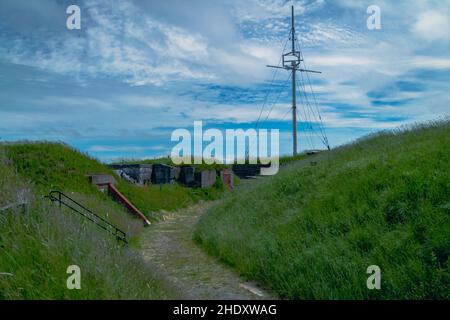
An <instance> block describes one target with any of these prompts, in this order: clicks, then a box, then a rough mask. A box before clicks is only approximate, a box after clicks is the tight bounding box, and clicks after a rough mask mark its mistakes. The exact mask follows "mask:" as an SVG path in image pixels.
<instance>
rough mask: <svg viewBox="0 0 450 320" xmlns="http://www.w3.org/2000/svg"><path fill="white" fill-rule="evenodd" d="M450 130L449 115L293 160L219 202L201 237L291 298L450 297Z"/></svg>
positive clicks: (247, 272) (214, 250) (205, 221)
mask: <svg viewBox="0 0 450 320" xmlns="http://www.w3.org/2000/svg"><path fill="white" fill-rule="evenodd" d="M449 138H450V123H449V121H448V119H446V120H442V121H437V122H435V123H428V124H426V125H416V126H414V127H412V128H408V129H405V128H402V129H398V130H394V131H391V132H387V131H385V132H381V133H379V134H375V135H372V136H369V137H366V138H365V139H361V140H359V141H357V142H355V143H353V144H350V145H347V146H343V147H341V148H338V149H336V150H333V151H331V152H326V153H323V154H319V155H317V156H314V157H311V158H308V160H305V161H299V162H296V163H292V164H290V165H287V166H286V167H285V168H284V169H283V170H282V171H281V172H280V173H279V174H278V175H277V176H275V177H271V178H267V179H265V180H263V181H260V182H258V183H256V184H254V185H253V186H250V187H247V188H242V189H240V191H239V192H238V193H233V194H232V195H230V196H229V197H227V198H226V199H225V200H224V201H223V203H221V204H219V205H218V206H216V207H214V208H213V209H211V210H210V211H209V212H208V213H207V214H206V215H205V216H203V217H202V219H201V220H200V222H199V224H198V226H197V229H196V232H195V235H194V239H195V241H196V242H197V243H199V244H200V245H201V246H203V247H204V248H205V249H206V250H207V251H208V252H209V253H211V254H213V255H215V256H217V257H219V258H220V259H221V260H223V261H224V262H226V263H228V264H229V265H231V266H232V267H234V268H235V269H236V270H237V271H238V272H239V273H241V274H243V275H245V276H246V277H248V278H250V279H255V280H257V281H258V282H260V283H261V284H263V285H264V286H266V287H269V288H271V289H273V290H274V291H276V292H277V293H278V294H279V295H280V296H281V297H282V298H289V299H450V263H449V254H450V172H449V171H450V170H449V167H450V166H449V163H450V148H449ZM309 159H311V161H312V160H314V161H316V162H317V165H316V166H311V165H310V161H309ZM370 265H378V266H379V267H380V268H381V272H382V273H381V286H382V288H381V290H368V289H367V287H366V281H367V277H368V276H369V275H368V274H366V269H367V267H368V266H370Z"/></svg>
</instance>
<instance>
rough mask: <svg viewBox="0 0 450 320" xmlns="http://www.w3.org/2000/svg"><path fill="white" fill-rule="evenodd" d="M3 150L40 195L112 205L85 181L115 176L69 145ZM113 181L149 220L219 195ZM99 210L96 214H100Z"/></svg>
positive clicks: (46, 144) (39, 144) (25, 145)
mask: <svg viewBox="0 0 450 320" xmlns="http://www.w3.org/2000/svg"><path fill="white" fill-rule="evenodd" d="M4 148H5V149H6V152H7V155H8V157H9V158H10V159H11V160H12V162H13V165H14V167H15V168H16V170H17V172H18V173H19V174H20V175H22V176H23V177H25V178H27V179H29V180H31V181H32V182H33V183H34V184H35V185H36V187H37V188H38V190H39V191H40V192H41V193H42V194H47V193H48V192H49V191H50V190H53V189H56V190H62V191H65V192H68V193H71V194H75V195H74V197H75V198H77V199H79V200H80V201H87V202H89V204H91V205H94V206H96V203H97V202H103V203H104V202H105V201H106V202H107V203H108V204H110V203H111V202H112V200H111V199H110V198H109V197H108V196H107V195H104V194H102V193H101V192H99V191H98V190H97V189H96V187H95V186H92V185H91V184H90V183H89V182H88V179H87V177H86V174H89V173H107V174H112V175H114V173H113V172H112V170H110V169H109V168H108V167H106V166H105V165H104V164H102V163H100V162H98V161H97V160H96V159H93V158H91V157H89V156H88V155H87V154H84V153H81V152H79V151H77V150H75V149H73V148H71V147H70V146H68V145H65V144H62V143H52V142H33V143H26V142H24V143H13V144H7V145H5V146H4ZM116 178H117V179H116V180H117V181H118V189H119V190H120V191H121V192H122V193H123V194H124V195H125V196H127V197H128V198H129V199H130V200H131V202H133V204H135V205H136V206H137V207H138V208H139V209H140V210H141V211H142V212H143V213H144V214H145V215H146V216H147V217H148V218H149V219H150V220H151V221H152V220H153V221H154V220H156V219H157V212H158V211H160V210H169V211H171V210H176V209H180V208H183V207H185V206H188V205H191V204H194V203H196V202H197V201H199V200H209V199H214V198H216V197H217V196H219V195H220V191H219V190H215V189H208V190H193V189H188V188H185V187H182V186H179V185H176V184H174V185H164V186H162V187H160V186H154V185H150V186H145V187H139V186H136V185H134V184H131V183H128V182H125V181H122V180H121V179H119V178H118V177H117V176H116ZM80 195H81V196H80ZM78 197H80V198H78ZM89 198H91V200H89ZM92 198H94V200H92ZM94 209H95V208H94ZM99 209H100V210H98V211H102V210H101V208H99ZM94 211H95V210H94ZM99 213H100V214H101V212H99ZM114 218H117V220H119V221H116V222H117V223H119V224H120V220H121V219H120V218H118V217H117V216H116V217H113V219H114Z"/></svg>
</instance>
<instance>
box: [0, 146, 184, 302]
mask: <svg viewBox="0 0 450 320" xmlns="http://www.w3.org/2000/svg"><path fill="white" fill-rule="evenodd" d="M35 147H37V145H34V146H31V147H30V148H35ZM42 147H43V149H44V150H43V154H42V155H41V156H42V157H44V154H45V149H46V148H52V149H59V148H64V147H58V146H55V147H52V146H51V145H46V146H44V145H42ZM62 150H65V149H62ZM17 151H18V150H17V149H16V152H17ZM19 154H20V153H19ZM17 155H18V154H16V156H17ZM67 156H68V154H67V153H66V152H64V153H61V154H59V155H58V158H56V159H57V160H58V161H55V162H54V163H50V162H48V159H42V160H43V162H39V161H37V160H38V159H39V157H36V158H34V157H33V156H31V157H30V159H29V160H30V162H28V161H24V162H20V165H19V166H18V167H19V168H18V169H19V171H21V172H22V174H24V175H27V173H29V174H30V178H31V180H33V179H35V180H36V181H35V183H36V184H33V183H30V182H29V179H24V178H23V177H21V176H19V175H18V174H17V173H16V169H15V168H14V167H13V166H11V165H10V163H9V162H10V161H9V160H8V159H7V157H6V152H5V148H4V147H2V146H0V207H3V206H5V205H7V204H10V203H14V202H15V201H16V197H17V193H18V192H19V190H21V189H23V188H30V189H31V190H32V191H33V193H34V199H33V201H32V202H31V205H30V206H29V207H28V208H27V209H26V211H24V209H23V208H22V207H18V208H12V209H8V210H5V211H2V212H0V300H1V299H167V298H176V297H177V295H176V294H174V290H173V289H172V288H170V286H168V285H167V284H166V283H165V282H164V281H163V280H161V279H158V276H157V272H156V271H155V270H154V268H153V267H152V266H149V265H148V264H146V263H145V262H144V261H143V259H142V257H141V256H140V254H138V253H137V252H135V251H134V250H132V249H129V248H126V247H123V246H122V245H120V244H118V243H117V242H116V240H115V239H114V238H112V237H110V236H108V235H107V234H106V233H104V232H103V231H102V230H100V229H97V228H96V226H94V225H93V224H91V223H88V222H87V221H86V220H83V219H81V218H80V217H78V216H76V215H73V214H72V213H70V212H68V211H67V212H61V210H60V209H59V208H58V207H57V206H54V205H52V204H51V203H49V201H48V200H46V199H43V198H42V197H41V193H42V191H43V190H46V188H45V187H44V185H47V186H51V187H52V188H56V187H61V188H63V189H64V190H67V189H66V188H68V187H69V184H68V181H70V180H69V179H73V180H72V181H71V183H70V186H73V188H74V189H73V190H76V191H77V194H76V195H77V196H78V197H83V200H86V201H84V202H90V205H92V206H93V207H95V209H96V210H98V211H102V213H103V214H104V213H105V212H106V213H110V214H112V215H113V216H114V217H115V219H114V220H116V221H115V222H116V223H117V220H119V222H121V223H120V225H121V227H122V228H124V227H127V226H128V228H125V229H126V230H127V232H131V233H136V232H137V231H138V228H139V227H138V226H136V225H134V223H133V221H132V220H131V218H127V217H126V213H125V212H124V211H123V210H122V208H121V207H119V206H116V205H115V204H114V203H108V202H107V199H103V198H102V195H101V194H100V195H94V196H92V195H89V193H90V192H95V191H96V190H91V189H90V188H91V187H90V186H89V185H84V182H83V181H84V180H81V178H80V179H78V178H79V176H77V174H76V172H77V171H78V170H91V169H101V167H100V165H98V164H95V163H94V162H92V161H91V160H87V159H85V158H83V156H82V155H80V154H77V153H73V154H71V156H72V157H73V158H74V159H73V160H74V162H73V163H71V164H70V165H69V164H68V163H66V162H65V160H66V159H65V157H67ZM32 158H34V159H35V160H31V159H32ZM16 160H17V159H16ZM46 160H47V162H46ZM35 161H37V162H35ZM47 165H51V166H52V168H53V169H55V170H56V171H58V170H59V171H60V172H61V173H62V172H65V173H66V176H65V177H64V176H63V175H61V177H63V178H62V179H61V180H58V178H57V176H54V178H55V180H53V179H52V178H53V177H52V176H49V175H48V174H49V173H50V171H49V168H48V167H47ZM66 165H68V167H66ZM71 165H73V166H74V167H73V168H70V166H71ZM96 166H97V167H96ZM33 172H35V174H31V173H33ZM61 173H60V174H61ZM39 178H42V180H39ZM66 181H67V182H66ZM64 183H67V184H64ZM69 190H70V189H69ZM83 191H84V192H85V193H83ZM63 211H64V210H63ZM134 222H136V220H135V221H134ZM133 225H134V227H133ZM69 265H78V266H79V267H80V268H81V290H68V289H67V287H66V280H67V277H68V276H69V275H68V274H66V270H67V267H68V266H69Z"/></svg>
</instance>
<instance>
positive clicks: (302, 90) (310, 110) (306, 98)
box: [297, 76, 326, 145]
mask: <svg viewBox="0 0 450 320" xmlns="http://www.w3.org/2000/svg"><path fill="white" fill-rule="evenodd" d="M301 77H302V79H303V76H301ZM297 85H299V86H300V88H299V90H300V91H301V92H302V94H303V95H304V96H305V100H306V103H305V108H308V109H309V112H310V113H311V115H312V118H314V119H312V118H311V117H307V120H308V122H309V126H310V129H311V132H312V131H314V129H313V126H312V122H313V120H314V122H318V121H317V119H316V118H315V114H314V112H313V110H312V106H311V103H310V102H309V99H308V96H307V94H306V87H305V86H304V84H303V83H302V82H301V81H300V79H299V83H298V84H297ZM300 96H301V94H300ZM307 114H309V113H308V112H306V111H305V115H307ZM319 129H320V126H319ZM320 134H321V135H320V136H319V139H320V140H321V141H322V143H323V144H324V145H326V143H325V140H324V138H323V136H322V131H321V132H320Z"/></svg>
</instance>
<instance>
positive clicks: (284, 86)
mask: <svg viewBox="0 0 450 320" xmlns="http://www.w3.org/2000/svg"><path fill="white" fill-rule="evenodd" d="M291 77H292V73H289V76H288V78H287V79H286V81H285V82H284V85H283V87H282V88H281V90H280V91H279V92H278V96H277V98H276V99H275V102H274V103H273V104H272V107H271V108H270V111H269V113H268V114H267V117H266V119H265V120H264V123H265V122H267V119H269V117H270V114H271V113H272V111H273V108H274V107H275V105H276V104H277V103H278V100H279V99H280V96H281V94H282V93H283V89H284V88H286V85H287V83H288V82H289V80H290V79H291Z"/></svg>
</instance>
